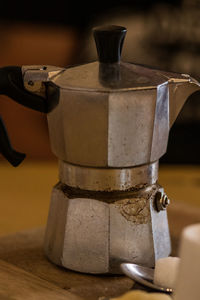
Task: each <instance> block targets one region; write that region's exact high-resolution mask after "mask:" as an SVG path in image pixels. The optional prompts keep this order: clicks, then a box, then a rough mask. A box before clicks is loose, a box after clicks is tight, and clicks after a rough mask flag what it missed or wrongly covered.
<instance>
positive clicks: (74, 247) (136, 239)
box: [44, 167, 171, 274]
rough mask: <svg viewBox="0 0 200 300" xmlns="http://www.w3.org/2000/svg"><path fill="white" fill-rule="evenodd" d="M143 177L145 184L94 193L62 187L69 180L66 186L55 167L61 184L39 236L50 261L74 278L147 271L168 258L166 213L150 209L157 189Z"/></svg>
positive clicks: (154, 202)
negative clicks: (128, 265) (125, 267)
mask: <svg viewBox="0 0 200 300" xmlns="http://www.w3.org/2000/svg"><path fill="white" fill-rule="evenodd" d="M63 171H65V172H64V173H63ZM67 171H68V170H67ZM147 171H148V170H147ZM154 172H157V171H156V170H154ZM147 173H148V176H151V177H152V178H150V180H149V183H150V184H149V183H148V184H146V183H145V184H139V185H138V184H137V185H135V186H133V187H132V188H129V189H126V190H123V191H122V190H114V191H111V190H110V191H108V190H104V191H103V190H101V191H96V190H87V189H80V188H77V187H72V186H69V185H67V184H66V183H69V180H70V184H72V182H71V181H73V179H72V178H73V176H72V177H71V178H70V179H69V180H68V179H67V178H68V177H67V176H68V175H66V174H67V173H66V170H63V168H62V167H61V168H60V178H61V179H62V180H63V181H65V183H63V182H61V181H60V182H59V183H58V184H57V185H56V186H55V187H54V188H53V191H52V196H51V204H50V210H49V217H48V222H47V227H46V234H45V245H44V247H45V253H46V255H47V257H48V258H49V259H50V261H52V262H53V263H55V264H57V265H60V266H62V267H65V268H67V269H71V270H74V271H78V272H84V273H93V274H103V273H112V274H120V273H121V271H120V264H121V263H123V262H132V263H136V264H140V265H144V266H148V267H153V266H154V265H155V261H156V260H157V259H158V258H161V257H166V256H168V255H169V254H170V252H171V246H170V237H169V229H168V220H167V213H166V210H160V211H158V209H157V207H156V196H157V194H158V193H159V191H160V189H161V187H160V186H159V185H158V184H157V180H156V177H157V176H155V174H150V173H149V172H147ZM63 174H65V175H66V176H65V175H63ZM95 176H96V175H95ZM95 176H93V178H94V177H95ZM129 176H130V174H129ZM142 176H143V177H144V174H143V175H142ZM75 177H77V176H75ZM79 179H80V176H79ZM152 181H155V182H153V183H152ZM95 182H97V181H95ZM73 185H74V183H73ZM90 185H91V182H90ZM87 187H88V186H87Z"/></svg>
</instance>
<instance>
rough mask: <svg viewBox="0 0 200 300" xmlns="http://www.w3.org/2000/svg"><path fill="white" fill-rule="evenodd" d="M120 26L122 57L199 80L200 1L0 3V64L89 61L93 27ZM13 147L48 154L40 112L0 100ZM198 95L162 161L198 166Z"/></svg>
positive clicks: (184, 112) (45, 156) (173, 132)
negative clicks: (123, 29)
mask: <svg viewBox="0 0 200 300" xmlns="http://www.w3.org/2000/svg"><path fill="white" fill-rule="evenodd" d="M100 24H116V25H122V26H126V27H127V30H128V32H127V37H126V40H125V43H124V49H123V55H122V58H123V60H126V61H130V62H135V63H139V64H145V65H150V66H154V67H155V68H160V69H164V70H168V71H174V72H180V73H188V74H190V75H192V76H193V77H195V78H196V79H197V80H198V79H200V71H199V66H200V1H197V0H182V1H181V0H174V1H172V0H171V1H167V0H162V1H161V0H154V1H151V0H136V1H134V0H132V1H123V0H121V1H100V2H90V1H84V2H83V3H82V2H79V3H78V2H75V1H74V2H73V1H59V0H57V1H56V2H52V3H50V2H46V1H37V0H36V1H33V2H27V1H26V2H24V1H16V2H14V1H13V2H12V1H7V2H5V1H3V2H1V4H0V38H1V47H0V66H5V65H30V64H49V65H57V66H63V67H66V66H67V65H71V64H79V63H86V62H89V61H92V60H94V59H96V50H95V46H94V42H93V40H92V37H91V29H92V27H93V26H96V25H100ZM0 115H2V116H3V119H4V121H5V123H6V126H7V129H8V133H9V135H10V138H11V141H12V143H13V146H14V147H15V148H16V149H17V150H19V151H21V152H25V153H27V155H28V157H30V158H34V159H55V158H54V157H53V155H52V154H51V151H50V146H49V139H48V131H47V124H46V116H44V115H43V114H41V113H38V112H34V111H31V110H29V109H27V108H24V107H21V106H20V105H18V104H16V103H14V102H13V101H12V100H10V99H8V98H7V97H4V96H1V97H0ZM199 132H200V96H198V95H196V96H193V97H190V99H189V100H188V101H187V103H186V104H185V106H184V108H183V110H182V112H181V114H180V115H179V117H178V119H177V121H176V122H175V124H174V126H173V127H172V129H171V132H170V138H169V145H168V151H167V153H166V154H165V155H164V157H163V158H162V159H161V162H162V163H190V164H199V163H200V134H199Z"/></svg>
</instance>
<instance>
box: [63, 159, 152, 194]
mask: <svg viewBox="0 0 200 300" xmlns="http://www.w3.org/2000/svg"><path fill="white" fill-rule="evenodd" d="M59 179H60V181H61V182H62V183H64V184H66V185H68V186H71V187H75V188H80V189H83V190H89V191H126V190H129V189H132V188H142V187H144V186H145V185H151V184H154V183H156V181H157V179H158V161H156V162H154V163H151V164H147V165H142V166H138V167H134V168H123V169H120V168H88V167H80V166H77V165H71V164H69V163H67V162H64V161H61V160H60V161H59Z"/></svg>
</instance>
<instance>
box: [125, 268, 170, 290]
mask: <svg viewBox="0 0 200 300" xmlns="http://www.w3.org/2000/svg"><path fill="white" fill-rule="evenodd" d="M120 268H121V270H122V272H123V273H124V274H125V275H126V276H128V277H130V278H131V279H133V280H135V281H136V282H138V283H140V284H142V285H144V286H148V287H149V288H151V289H154V290H157V291H160V292H165V293H172V292H173V289H171V288H165V287H161V286H158V285H156V284H154V283H153V277H154V269H152V268H148V267H143V266H139V265H136V264H131V263H123V264H121V265H120Z"/></svg>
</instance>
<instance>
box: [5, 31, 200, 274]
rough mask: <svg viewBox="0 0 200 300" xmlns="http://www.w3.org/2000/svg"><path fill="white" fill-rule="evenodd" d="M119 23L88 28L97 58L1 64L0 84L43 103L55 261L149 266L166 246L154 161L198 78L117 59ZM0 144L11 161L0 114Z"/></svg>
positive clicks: (98, 268)
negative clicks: (52, 165) (54, 177)
mask: <svg viewBox="0 0 200 300" xmlns="http://www.w3.org/2000/svg"><path fill="white" fill-rule="evenodd" d="M125 34H126V29H125V28H124V27H121V26H103V27H97V28H95V29H94V38H95V41H96V46H97V53H98V57H99V61H95V62H92V63H89V64H85V65H80V66H75V67H69V68H66V69H64V68H59V67H53V66H23V67H4V68H1V69H0V91H1V93H2V94H5V95H8V96H10V97H11V98H12V99H14V100H15V101H17V102H18V103H20V104H22V105H24V106H27V107H29V108H31V109H34V110H38V111H41V112H45V113H47V119H48V126H49V135H50V141H51V148H52V151H53V153H54V154H55V155H56V156H57V157H58V160H59V182H58V183H57V184H56V185H55V187H54V188H53V191H52V196H51V204H50V211H49V217H48V222H47V227H46V234H45V241H44V248H45V253H46V255H47V256H48V258H49V259H50V260H51V261H52V262H54V263H55V264H57V265H61V266H63V267H66V268H69V269H72V270H76V271H79V272H87V273H119V272H120V270H119V265H120V263H121V262H133V263H138V264H142V265H145V266H149V267H153V266H154V264H155V261H156V260H157V259H158V258H161V257H165V256H168V255H169V254H170V251H171V246H170V236H169V229H168V222H167V213H166V207H167V205H168V204H169V199H168V197H167V195H166V194H165V193H164V190H163V188H162V187H161V186H160V185H159V184H158V161H159V158H160V157H161V156H162V155H163V154H164V153H165V152H166V149H167V142H168V136H169V130H170V127H171V126H172V124H173V123H174V121H175V119H176V117H177V115H178V113H179V112H180V110H181V108H182V106H183V104H184V102H185V101H186V99H187V98H188V96H189V95H191V94H192V93H194V92H195V91H197V90H199V89H200V84H199V83H198V82H197V81H196V80H194V79H193V78H191V77H190V76H189V75H185V74H176V73H169V72H164V71H160V70H154V69H152V68H148V67H145V66H141V65H137V64H133V63H127V62H121V61H120V56H121V50H122V45H123V41H124V37H125ZM0 150H1V153H2V154H3V156H4V157H5V158H6V159H7V160H8V161H9V162H10V163H11V164H13V165H14V166H16V165H18V164H19V163H20V162H21V161H22V160H23V158H24V154H21V153H18V152H16V151H15V150H13V149H12V147H11V145H10V143H9V139H8V137H7V134H6V130H5V127H4V125H3V122H2V120H0Z"/></svg>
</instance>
